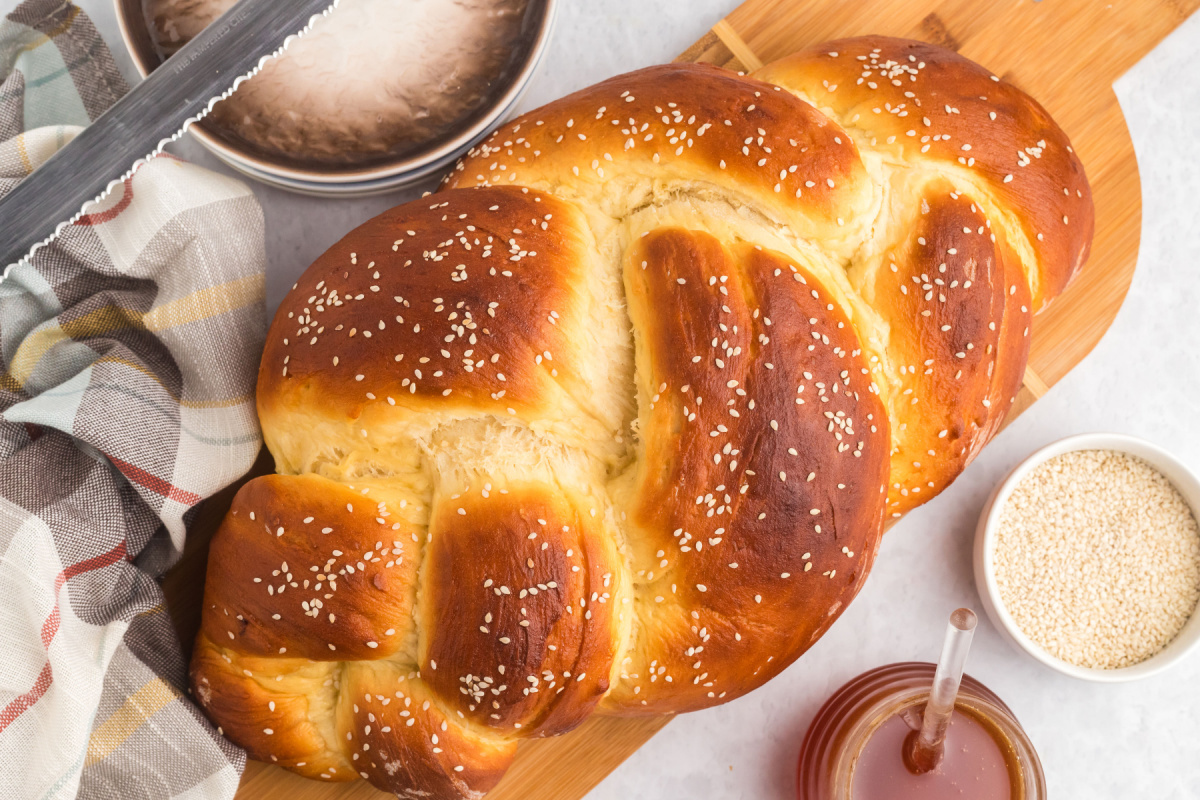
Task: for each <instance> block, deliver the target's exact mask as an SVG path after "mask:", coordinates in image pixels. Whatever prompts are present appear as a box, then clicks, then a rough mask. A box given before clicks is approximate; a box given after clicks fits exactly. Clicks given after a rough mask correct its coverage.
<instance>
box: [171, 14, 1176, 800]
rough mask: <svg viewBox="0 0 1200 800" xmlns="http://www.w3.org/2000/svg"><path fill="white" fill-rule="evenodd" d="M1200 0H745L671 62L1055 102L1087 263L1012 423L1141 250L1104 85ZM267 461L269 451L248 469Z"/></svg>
mask: <svg viewBox="0 0 1200 800" xmlns="http://www.w3.org/2000/svg"><path fill="white" fill-rule="evenodd" d="M1198 7H1200V0H1113V2H1112V4H1108V3H1106V2H1104V0H1041V1H1040V2H1037V1H1036V0H749V2H746V3H745V4H743V5H742V6H740V7H739V8H737V9H736V10H735V11H734V12H733V13H732V14H730V15H729V16H728V17H726V18H725V19H723V20H721V21H720V22H719V23H717V24H716V25H714V26H713V28H712V30H711V31H710V32H709V33H708V34H707V35H705V36H704V38H702V39H701V40H700V41H698V42H696V44H695V45H693V46H692V47H690V48H689V49H688V50H687V52H685V53H684V54H683V55H682V56H680V58H679V59H678V60H680V61H696V62H708V63H713V64H719V65H722V66H727V67H730V68H732V69H739V70H748V69H754V68H755V67H758V66H759V65H761V64H762V63H765V62H768V61H771V60H773V59H776V58H780V57H781V56H784V55H787V54H788V53H790V52H792V51H793V50H796V49H798V48H800V47H803V46H806V45H809V44H813V43H817V42H821V41H824V40H826V39H834V38H838V37H843V36H856V35H861V34H868V33H877V34H886V35H891V36H904V37H909V38H913V39H923V40H925V41H929V42H936V43H938V44H941V45H944V46H946V47H950V48H953V49H954V50H957V51H959V52H960V53H962V54H963V55H965V56H967V57H968V58H971V59H974V60H975V61H978V62H979V63H981V64H983V65H985V66H987V67H988V68H989V69H991V70H992V71H994V72H995V73H996V74H999V75H1001V76H1002V77H1004V79H1005V80H1008V81H1011V82H1012V83H1014V84H1016V85H1017V86H1020V87H1021V88H1023V89H1024V90H1026V91H1027V92H1029V93H1030V94H1031V95H1033V96H1034V97H1035V98H1037V99H1038V100H1039V101H1040V102H1041V103H1042V104H1043V105H1044V106H1045V107H1046V108H1047V109H1048V110H1049V111H1050V113H1051V114H1052V115H1053V116H1054V118H1055V120H1057V121H1058V123H1059V124H1060V125H1061V126H1062V128H1063V129H1064V130H1065V131H1066V132H1067V134H1068V135H1069V136H1070V137H1071V141H1072V143H1073V144H1074V146H1075V149H1076V151H1077V152H1078V153H1079V156H1080V158H1081V159H1082V160H1083V164H1084V166H1085V168H1086V169H1087V174H1088V178H1089V179H1090V181H1091V184H1092V191H1093V193H1094V198H1095V203H1096V238H1095V242H1094V244H1093V246H1092V255H1091V259H1090V261H1089V262H1088V265H1087V267H1086V269H1085V270H1084V272H1083V274H1082V275H1081V276H1080V278H1079V279H1078V280H1076V282H1075V283H1074V284H1073V285H1072V286H1071V288H1070V289H1069V290H1068V291H1067V292H1066V293H1065V294H1064V295H1063V296H1061V297H1059V298H1058V300H1057V301H1056V302H1055V303H1054V304H1053V305H1052V306H1051V307H1050V309H1049V310H1047V311H1046V312H1045V313H1043V314H1041V315H1039V316H1038V317H1037V318H1036V319H1035V321H1034V328H1033V346H1032V352H1031V354H1030V360H1029V368H1028V370H1027V371H1026V373H1025V384H1024V387H1023V388H1022V390H1021V394H1020V396H1019V397H1018V400H1017V403H1016V406H1015V408H1014V410H1013V412H1012V414H1011V415H1010V417H1009V419H1010V420H1011V419H1012V418H1013V417H1015V416H1016V415H1017V414H1020V413H1021V412H1022V411H1024V410H1025V409H1026V408H1028V407H1029V406H1030V405H1031V404H1032V403H1033V402H1034V401H1035V400H1037V399H1038V398H1039V397H1041V396H1042V395H1043V394H1045V392H1046V391H1047V390H1048V389H1049V387H1051V386H1053V385H1054V384H1055V383H1057V382H1058V381H1059V380H1061V379H1062V377H1063V376H1064V375H1066V374H1067V372H1068V371H1070V370H1071V368H1072V367H1074V366H1075V365H1076V364H1078V363H1079V361H1080V360H1082V359H1083V357H1084V356H1085V355H1087V354H1088V352H1090V351H1091V349H1092V348H1093V347H1094V346H1095V344H1096V343H1097V342H1098V341H1099V340H1100V337H1101V336H1102V335H1103V334H1104V331H1105V330H1107V329H1108V326H1109V325H1110V324H1111V323H1112V320H1113V318H1114V317H1115V316H1116V313H1117V310H1118V308H1120V305H1121V302H1122V300H1124V298H1125V293H1126V291H1127V290H1128V288H1129V283H1130V281H1131V280H1132V278H1133V269H1134V265H1135V263H1136V260H1137V250H1138V238H1139V234H1140V230H1141V190H1140V185H1139V181H1138V171H1137V162H1136V160H1135V158H1134V152H1133V145H1132V143H1131V142H1130V139H1129V133H1128V131H1127V130H1126V128H1125V122H1124V119H1123V117H1122V116H1121V110H1120V107H1119V106H1118V105H1117V98H1116V95H1114V94H1113V91H1112V84H1113V81H1114V80H1116V79H1117V78H1118V77H1119V76H1120V75H1121V74H1122V73H1124V72H1125V71H1126V70H1128V69H1129V68H1130V67H1131V66H1133V64H1134V63H1135V62H1137V60H1138V59H1140V58H1141V57H1142V56H1143V55H1145V54H1146V53H1147V52H1148V51H1150V50H1151V49H1152V48H1153V47H1154V46H1155V45H1156V44H1158V42H1159V41H1160V40H1162V38H1163V37H1165V36H1166V35H1167V34H1168V33H1170V32H1171V31H1172V30H1173V29H1174V28H1175V27H1176V26H1178V25H1179V24H1180V23H1181V22H1183V20H1184V19H1185V18H1187V16H1188V15H1190V14H1191V13H1192V12H1193V11H1195V10H1196V9H1197V8H1198ZM270 469H271V461H270V458H269V456H266V455H264V456H263V457H262V458H260V459H259V463H258V464H256V465H255V470H254V471H253V472H252V473H251V475H257V474H262V473H264V472H267V471H269V470H270ZM247 477H249V476H247ZM236 488H237V487H231V488H230V489H229V490H226V491H225V492H222V493H221V494H220V495H218V496H217V497H214V498H212V499H210V500H209V501H207V502H206V503H205V504H204V507H203V508H202V509H201V510H200V512H199V514H198V515H197V517H196V519H195V521H194V522H193V524H192V528H191V531H190V532H189V536H188V552H187V553H186V554H185V556H184V559H183V561H181V563H180V564H179V565H178V566H177V567H176V568H175V569H174V570H172V572H171V573H170V574H169V575H168V576H167V579H166V581H165V586H166V590H167V597H168V604H169V607H170V610H171V613H172V615H173V617H174V619H175V621H176V624H177V626H178V628H179V631H180V635H181V637H182V639H183V641H184V642H185V644H186V645H190V643H191V641H192V639H193V638H194V636H195V633H196V629H197V627H198V624H199V614H200V598H201V593H202V592H203V582H204V566H205V562H206V557H207V545H208V540H209V539H210V538H211V536H212V534H213V532H214V531H215V529H216V526H217V525H218V523H219V522H220V520H221V517H222V516H224V514H225V511H226V509H227V508H228V507H229V502H230V500H231V498H232V496H233V492H234V491H235V490H236ZM668 721H669V718H667V717H663V718H655V719H641V718H633V719H620V718H612V717H593V718H592V719H591V720H590V721H588V722H587V723H585V724H584V725H583V726H581V727H580V728H578V729H577V730H575V731H574V732H572V733H571V734H568V735H566V736H561V737H558V738H556V739H543V740H539V741H532V742H527V743H525V744H523V745H522V748H521V750H520V752H519V753H518V755H517V759H516V763H515V764H514V765H513V767H512V769H510V770H509V772H508V774H507V775H506V776H505V778H504V780H503V781H502V782H501V783H500V785H499V786H498V787H497V788H496V790H495V791H493V792H492V793H490V794H489V795H488V800H552V799H553V800H575V798H580V797H583V795H585V794H586V793H587V792H588V791H589V790H590V789H591V788H592V787H593V786H595V785H596V784H597V783H599V782H600V780H601V779H602V778H603V777H604V776H605V775H607V774H608V773H609V772H611V771H612V770H613V769H615V768H616V767H617V765H618V764H620V763H621V762H622V761H623V760H625V759H626V758H627V757H628V756H629V755H630V754H632V753H633V752H634V751H635V750H637V748H638V747H640V746H641V745H642V744H643V743H644V742H646V741H647V740H648V739H649V738H650V737H651V736H653V735H654V734H655V732H657V731H658V730H659V729H660V728H662V727H663V726H664V725H666V724H667V722H668ZM676 724H679V725H686V724H687V720H686V718H684V719H682V720H680V721H679V722H678V723H676ZM388 796H389V795H385V794H384V793H381V792H379V791H377V790H375V789H373V788H372V787H371V786H370V785H369V784H367V783H366V782H365V781H357V782H355V783H353V784H337V785H329V784H319V783H316V782H315V781H309V780H306V779H303V778H299V777H297V776H295V775H292V774H291V773H289V772H286V771H284V770H282V769H279V768H277V767H272V766H269V765H266V764H260V763H257V762H251V763H250V764H249V765H248V766H247V768H246V773H245V775H244V777H243V779H242V787H241V790H240V792H239V793H238V798H241V799H242V800H350V799H351V798H355V799H356V800H366V799H367V798H383V797H388Z"/></svg>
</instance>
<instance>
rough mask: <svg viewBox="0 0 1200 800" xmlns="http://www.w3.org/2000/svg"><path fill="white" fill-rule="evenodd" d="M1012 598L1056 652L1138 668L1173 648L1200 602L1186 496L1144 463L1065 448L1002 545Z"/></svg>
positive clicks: (1016, 513) (1007, 523)
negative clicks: (1169, 645) (1161, 652)
mask: <svg viewBox="0 0 1200 800" xmlns="http://www.w3.org/2000/svg"><path fill="white" fill-rule="evenodd" d="M995 574H996V583H997V585H998V587H999V590H1000V597H1001V600H1002V601H1003V603H1004V606H1005V608H1006V609H1007V610H1008V612H1009V613H1010V614H1011V615H1012V617H1013V619H1014V620H1015V621H1016V623H1017V625H1018V627H1020V629H1021V630H1022V631H1024V632H1025V634H1026V635H1028V636H1029V638H1030V639H1032V640H1033V641H1034V642H1036V643H1037V644H1038V645H1039V646H1040V647H1042V648H1044V649H1045V650H1046V651H1047V652H1048V653H1050V654H1051V655H1053V656H1055V657H1056V658H1059V659H1062V660H1063V661H1066V662H1068V663H1070V664H1075V665H1076V666H1081V667H1090V668H1093V669H1119V668H1122V667H1128V666H1132V665H1133V664H1137V663H1139V662H1141V661H1145V660H1146V659H1147V658H1149V657H1151V656H1153V655H1154V654H1155V653H1157V652H1159V651H1160V650H1162V649H1163V648H1164V647H1166V646H1167V645H1168V644H1169V643H1170V642H1171V640H1173V639H1174V638H1175V637H1176V635H1178V633H1179V631H1180V630H1181V629H1182V628H1183V626H1184V624H1185V623H1186V622H1187V620H1188V618H1189V617H1190V616H1191V615H1192V613H1193V612H1194V611H1195V609H1196V604H1197V600H1198V599H1200V529H1198V528H1197V524H1196V518H1195V515H1194V514H1193V512H1192V509H1191V508H1189V507H1188V505H1187V503H1186V502H1185V501H1184V499H1183V497H1181V496H1180V494H1179V492H1178V491H1177V490H1176V489H1175V487H1173V486H1172V485H1171V483H1170V481H1168V480H1167V479H1166V478H1165V477H1164V476H1163V475H1162V474H1161V473H1159V472H1158V471H1157V470H1155V469H1154V468H1153V467H1152V466H1150V465H1149V464H1147V463H1146V462H1145V461H1142V460H1141V459H1138V458H1135V457H1133V456H1130V455H1127V454H1125V453H1119V452H1114V451H1109V450H1084V451H1074V452H1069V453H1064V454H1063V455H1060V456H1057V457H1055V458H1052V459H1050V460H1049V461H1047V462H1046V463H1044V464H1042V465H1041V466H1039V467H1038V468H1037V469H1035V470H1033V471H1032V472H1031V473H1030V474H1029V475H1027V476H1026V477H1025V479H1024V480H1022V481H1021V482H1020V483H1019V484H1018V485H1017V487H1016V489H1015V490H1014V491H1013V493H1012V495H1011V497H1010V498H1009V499H1008V502H1007V503H1006V504H1005V507H1004V510H1003V513H1002V515H1001V518H1000V527H999V531H998V534H997V537H996V543H995Z"/></svg>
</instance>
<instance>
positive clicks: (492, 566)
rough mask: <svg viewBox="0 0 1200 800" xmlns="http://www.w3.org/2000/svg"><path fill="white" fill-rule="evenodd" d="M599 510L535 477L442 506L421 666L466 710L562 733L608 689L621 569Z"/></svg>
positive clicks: (479, 718) (490, 723)
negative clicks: (526, 483) (555, 491)
mask: <svg viewBox="0 0 1200 800" xmlns="http://www.w3.org/2000/svg"><path fill="white" fill-rule="evenodd" d="M481 488H482V487H480V489H481ZM572 499H573V500H574V502H571V500H572ZM595 508H596V504H595V503H587V502H585V501H584V498H579V497H576V498H567V497H563V496H561V495H560V496H555V495H553V494H549V495H548V494H547V492H546V487H545V486H542V485H530V486H523V487H512V488H510V489H509V490H508V491H506V492H505V493H503V494H501V493H499V492H487V493H486V496H485V493H484V492H483V491H480V490H479V489H476V491H470V492H467V493H465V494H464V495H463V496H461V497H459V498H457V499H450V498H447V499H446V500H445V501H443V502H442V503H441V505H440V506H439V507H438V509H437V510H436V511H435V513H434V518H433V520H432V522H431V526H430V527H431V528H432V529H434V530H436V531H437V532H438V536H437V538H436V539H435V540H434V541H433V542H432V543H431V545H430V552H429V555H428V560H427V562H426V567H425V568H426V570H427V575H426V577H425V585H426V587H427V588H426V592H427V593H428V595H427V597H426V598H425V601H424V603H423V610H424V616H423V618H422V621H421V623H422V629H423V630H426V631H428V632H429V634H428V638H427V643H426V646H425V648H424V651H423V653H422V656H421V674H422V675H424V676H426V681H427V682H428V683H429V685H430V686H431V687H432V688H433V689H434V690H435V691H438V692H439V693H440V694H441V696H442V697H445V698H448V702H449V704H450V705H453V706H454V707H455V708H456V709H457V710H458V711H460V712H461V713H463V715H464V716H465V717H466V718H468V719H471V720H473V721H475V722H477V723H478V724H480V725H484V726H487V727H490V728H496V729H504V731H505V733H508V732H511V731H513V730H520V729H526V730H527V731H529V732H530V733H534V732H536V733H537V734H538V735H554V734H557V733H562V732H564V731H568V730H570V729H571V728H573V727H575V726H576V725H578V724H579V723H580V722H582V721H583V719H584V718H585V717H586V716H587V715H588V714H590V713H591V711H592V709H593V708H594V707H595V705H596V703H597V702H598V701H599V700H600V697H601V696H602V695H603V694H604V693H605V691H607V690H608V688H609V673H610V672H611V670H612V659H613V653H614V651H615V650H616V649H617V647H619V645H620V641H619V636H618V631H617V630H616V629H615V627H614V616H615V615H614V613H613V608H614V606H615V605H616V603H615V602H610V600H612V598H613V597H614V596H616V594H617V585H618V582H619V581H620V580H621V579H622V572H623V569H622V568H623V566H624V565H623V563H622V561H621V559H620V558H619V556H618V555H617V553H616V552H615V548H613V547H611V546H606V545H608V543H609V542H610V541H611V538H612V537H611V534H610V533H609V532H608V531H606V530H605V529H604V526H603V524H602V521H601V520H598V519H597V518H596V517H593V516H592V515H591V514H590V513H589V512H590V511H593V510H595ZM458 509H462V510H463V512H465V513H462V514H460V513H458ZM464 622H468V623H473V624H463V623H464ZM439 663H440V664H441V665H443V666H441V667H439V668H434V667H433V665H435V664H439ZM446 665H453V666H452V667H451V668H447V666H446Z"/></svg>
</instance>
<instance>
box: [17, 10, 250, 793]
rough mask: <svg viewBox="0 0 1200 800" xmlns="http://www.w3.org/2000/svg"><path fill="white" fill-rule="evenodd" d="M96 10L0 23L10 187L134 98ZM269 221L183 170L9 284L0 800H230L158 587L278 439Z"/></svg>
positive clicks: (118, 205)
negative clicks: (266, 244) (193, 522)
mask: <svg viewBox="0 0 1200 800" xmlns="http://www.w3.org/2000/svg"><path fill="white" fill-rule="evenodd" d="M125 89H126V86H125V83H124V81H123V80H122V78H121V76H120V74H119V73H118V72H117V70H116V68H115V65H114V63H113V60H112V57H111V55H110V53H109V52H108V50H106V49H105V46H104V44H103V42H102V41H101V39H100V37H99V36H98V34H97V33H96V30H95V28H94V27H93V26H92V25H91V23H90V22H89V21H88V20H87V18H86V17H85V16H84V15H83V14H82V13H80V11H79V9H78V8H75V7H74V6H72V5H70V4H68V3H65V2H63V0H30V2H25V3H23V4H22V5H21V6H19V7H18V8H17V9H16V10H15V11H12V12H11V13H10V14H8V16H7V18H6V19H4V20H3V21H2V22H0V194H3V193H5V192H7V191H8V190H9V189H11V188H12V187H13V186H14V185H15V184H16V183H17V182H18V181H20V180H21V179H22V178H24V177H25V176H26V175H28V174H29V173H30V172H32V171H33V170H34V169H35V168H36V167H37V166H38V164H40V163H41V162H43V161H44V160H45V159H46V158H48V157H49V156H50V155H51V154H52V153H54V152H55V150H57V149H58V148H60V147H62V146H63V145H64V144H65V143H66V142H68V141H69V140H70V139H71V138H72V137H73V136H74V135H75V134H76V133H77V132H78V131H79V130H80V129H81V126H84V125H87V124H88V123H89V122H90V121H92V120H94V119H95V118H96V117H97V116H98V115H99V114H100V113H101V112H103V111H104V109H105V108H107V107H108V106H109V105H111V104H112V103H113V102H114V101H115V100H116V99H117V98H118V97H120V96H121V94H122V93H123V92H124V91H125ZM264 265H265V255H264V251H263V219H262V212H261V209H260V208H259V207H258V205H257V203H256V202H255V200H254V197H253V195H251V193H250V192H249V190H248V189H247V188H246V187H245V186H244V185H243V184H241V183H239V182H237V181H234V180H230V179H228V178H225V177H222V176H219V175H215V174H213V173H210V172H207V171H205V170H202V169H200V168H198V167H195V166H191V165H189V164H185V163H183V162H181V161H178V160H176V159H173V158H170V157H168V156H163V157H160V158H157V159H155V160H154V161H152V162H151V163H149V164H148V165H146V166H144V167H143V168H141V169H140V170H138V172H137V174H136V175H134V177H133V178H132V179H130V180H129V181H127V182H126V183H125V184H124V185H123V186H122V187H120V188H119V189H118V190H117V191H116V192H114V194H113V195H112V196H111V197H109V198H108V199H107V200H106V201H105V202H104V203H103V205H102V206H101V207H99V208H97V209H95V210H94V211H92V213H91V214H89V215H88V216H87V217H85V218H84V219H82V220H81V221H80V222H79V223H78V224H76V225H74V226H72V227H71V228H69V229H67V230H66V231H65V232H64V233H63V235H62V236H61V237H60V238H59V239H58V240H57V241H56V242H54V243H53V244H52V245H50V246H49V247H46V248H43V249H41V250H39V251H38V253H37V255H36V257H35V258H34V259H33V263H32V264H31V265H30V264H23V265H20V266H17V267H14V268H13V269H12V270H11V272H10V273H9V275H8V277H7V278H6V279H5V280H4V281H3V282H2V283H0V798H2V799H3V800H8V799H9V798H13V799H14V800H43V798H45V799H46V800H49V799H50V798H74V797H78V798H84V799H85V800H93V799H97V800H98V799H99V798H105V799H109V798H111V799H112V800H137V799H138V798H168V797H179V798H229V797H232V795H233V793H234V791H235V790H236V787H237V784H238V778H239V774H240V772H241V770H242V768H243V766H244V764H245V756H244V755H243V753H242V752H241V751H239V750H238V749H236V748H234V747H233V746H231V745H230V744H229V743H228V742H226V741H225V740H224V739H223V738H222V737H221V736H219V735H218V733H217V731H215V730H214V729H213V728H212V726H211V725H209V723H208V722H207V720H206V719H205V718H204V717H203V716H202V715H201V714H200V713H199V711H198V710H197V709H196V708H195V706H193V705H192V704H191V702H189V701H188V700H187V698H186V697H185V695H184V691H185V687H186V664H185V663H184V660H183V657H182V654H181V651H180V647H179V642H178V641H177V638H176V635H175V633H174V630H173V628H172V626H171V623H170V619H169V617H168V615H167V614H166V613H165V609H164V603H163V594H162V590H161V589H160V588H159V585H158V583H157V581H156V578H157V577H158V576H160V575H161V574H162V572H163V571H164V570H165V569H166V568H167V567H168V566H170V565H171V564H172V563H174V561H175V560H177V559H178V557H179V555H180V553H181V551H182V548H183V541H184V533H185V527H186V524H187V522H188V521H189V519H190V518H191V512H192V511H193V510H194V509H195V508H196V504H197V503H199V502H200V500H201V499H203V498H204V497H207V496H208V495H211V494H212V493H214V492H216V491H217V490H218V489H220V488H221V487H223V486H225V485H227V484H229V483H230V482H232V481H233V480H234V479H236V478H237V477H239V476H240V475H241V474H242V473H244V472H245V471H246V470H247V469H248V468H249V467H250V465H251V463H252V462H253V461H254V458H255V455H256V454H257V453H258V450H259V447H260V438H259V431H258V423H257V419H256V417H255V413H254V395H253V391H254V379H255V371H256V367H257V363H258V358H259V353H260V352H261V348H262V343H263V338H264V335H265V313H264V304H263V296H264V291H263V269H264Z"/></svg>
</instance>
